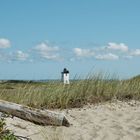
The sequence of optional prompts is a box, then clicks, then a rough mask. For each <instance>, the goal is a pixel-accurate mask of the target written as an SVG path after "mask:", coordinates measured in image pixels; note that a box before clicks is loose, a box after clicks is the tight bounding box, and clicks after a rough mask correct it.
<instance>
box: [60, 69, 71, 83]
mask: <svg viewBox="0 0 140 140" xmlns="http://www.w3.org/2000/svg"><path fill="white" fill-rule="evenodd" d="M62 81H63V83H64V84H69V83H70V81H69V71H68V70H67V69H66V68H64V70H63V72H62Z"/></svg>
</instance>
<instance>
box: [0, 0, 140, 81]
mask: <svg viewBox="0 0 140 140" xmlns="http://www.w3.org/2000/svg"><path fill="white" fill-rule="evenodd" d="M139 6H140V1H139V0H117V1H116V0H106V1H105V0H104V1H103V0H29V1H27V0H26V1H25V0H12V1H10V0H0V79H23V80H26V79H29V80H40V79H59V78H60V77H61V72H62V71H63V68H67V69H68V70H69V71H70V78H71V79H73V78H74V77H75V76H76V75H78V76H80V77H84V76H86V75H87V74H88V73H98V72H102V73H108V74H111V75H117V76H118V77H119V78H130V77H133V76H135V75H138V74H140V65H139V64H140V63H139V62H140V38H139V37H140V16H139V14H140V8H139Z"/></svg>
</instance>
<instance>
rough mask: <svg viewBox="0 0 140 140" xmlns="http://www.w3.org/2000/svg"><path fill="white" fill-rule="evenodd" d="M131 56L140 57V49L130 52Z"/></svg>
mask: <svg viewBox="0 0 140 140" xmlns="http://www.w3.org/2000/svg"><path fill="white" fill-rule="evenodd" d="M130 55H132V56H140V49H136V50H133V51H131V52H130Z"/></svg>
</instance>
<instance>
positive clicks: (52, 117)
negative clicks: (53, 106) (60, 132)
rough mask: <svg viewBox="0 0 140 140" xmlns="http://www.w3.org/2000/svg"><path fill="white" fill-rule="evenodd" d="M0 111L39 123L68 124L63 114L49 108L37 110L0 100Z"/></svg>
mask: <svg viewBox="0 0 140 140" xmlns="http://www.w3.org/2000/svg"><path fill="white" fill-rule="evenodd" d="M0 112H4V113H7V114H10V115H13V116H16V117H19V118H21V119H24V120H28V121H31V122H34V123H36V124H41V125H55V126H62V125H63V126H69V122H68V120H67V119H66V118H65V116H64V115H63V114H60V113H56V112H53V111H49V110H45V111H43V110H39V109H35V108H30V107H27V106H23V105H19V104H15V103H11V102H7V101H3V100H0Z"/></svg>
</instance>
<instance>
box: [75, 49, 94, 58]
mask: <svg viewBox="0 0 140 140" xmlns="http://www.w3.org/2000/svg"><path fill="white" fill-rule="evenodd" d="M73 51H74V53H75V55H76V56H77V57H91V56H94V55H95V53H94V51H93V50H91V49H81V48H74V49H73Z"/></svg>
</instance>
